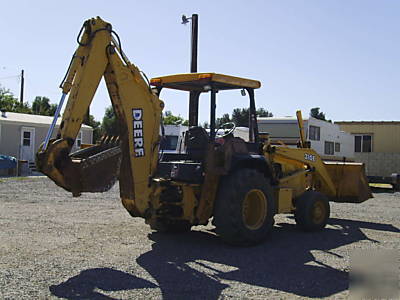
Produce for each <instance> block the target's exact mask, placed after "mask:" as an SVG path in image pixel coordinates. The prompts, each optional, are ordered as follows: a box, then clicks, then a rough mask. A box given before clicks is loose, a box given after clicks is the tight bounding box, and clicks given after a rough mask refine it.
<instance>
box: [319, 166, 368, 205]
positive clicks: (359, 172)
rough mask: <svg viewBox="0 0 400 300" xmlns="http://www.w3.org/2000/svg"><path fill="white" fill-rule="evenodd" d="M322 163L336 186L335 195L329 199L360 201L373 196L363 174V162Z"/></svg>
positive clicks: (350, 201)
mask: <svg viewBox="0 0 400 300" xmlns="http://www.w3.org/2000/svg"><path fill="white" fill-rule="evenodd" d="M324 165H325V167H326V169H327V171H328V173H329V175H330V177H331V179H332V181H333V183H334V184H335V188H336V195H335V196H331V201H334V202H345V203H361V202H364V201H366V200H368V199H369V198H372V197H373V196H372V193H371V190H370V188H369V185H368V180H367V176H366V175H365V168H364V164H362V163H353V162H324Z"/></svg>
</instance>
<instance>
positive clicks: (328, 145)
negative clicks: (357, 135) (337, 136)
mask: <svg viewBox="0 0 400 300" xmlns="http://www.w3.org/2000/svg"><path fill="white" fill-rule="evenodd" d="M333 150H334V143H333V142H325V151H324V152H325V154H327V155H333V154H334V151H333Z"/></svg>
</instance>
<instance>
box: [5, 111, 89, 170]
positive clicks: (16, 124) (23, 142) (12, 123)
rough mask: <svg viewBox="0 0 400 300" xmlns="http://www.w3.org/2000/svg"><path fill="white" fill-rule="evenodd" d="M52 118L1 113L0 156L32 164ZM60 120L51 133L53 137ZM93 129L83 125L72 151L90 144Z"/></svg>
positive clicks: (59, 120)
mask: <svg viewBox="0 0 400 300" xmlns="http://www.w3.org/2000/svg"><path fill="white" fill-rule="evenodd" d="M52 121H53V117H48V116H39V115H29V114H20V113H13V112H4V111H3V112H1V114H0V154H2V155H9V156H13V157H15V158H17V159H18V160H26V161H28V162H31V163H33V162H34V160H35V153H36V152H37V150H38V148H39V146H40V144H41V143H42V142H43V141H44V139H45V137H46V134H47V131H48V129H49V127H50V124H51V122H52ZM60 122H61V118H59V119H58V120H57V125H56V128H55V130H54V133H53V137H55V135H56V133H57V131H58V127H59V125H60ZM92 139H93V129H92V127H90V126H87V125H83V126H82V128H81V130H80V132H79V133H78V136H77V138H76V141H75V145H74V148H73V150H76V149H78V148H79V147H80V145H81V144H91V143H92Z"/></svg>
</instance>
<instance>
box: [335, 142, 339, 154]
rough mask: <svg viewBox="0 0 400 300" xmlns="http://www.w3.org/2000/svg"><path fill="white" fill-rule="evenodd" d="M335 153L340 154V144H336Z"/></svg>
mask: <svg viewBox="0 0 400 300" xmlns="http://www.w3.org/2000/svg"><path fill="white" fill-rule="evenodd" d="M335 152H340V143H335Z"/></svg>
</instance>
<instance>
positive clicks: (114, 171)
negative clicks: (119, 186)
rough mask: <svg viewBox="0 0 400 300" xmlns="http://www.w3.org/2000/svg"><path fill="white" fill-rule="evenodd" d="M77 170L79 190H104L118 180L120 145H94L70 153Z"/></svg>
mask: <svg viewBox="0 0 400 300" xmlns="http://www.w3.org/2000/svg"><path fill="white" fill-rule="evenodd" d="M70 157H71V159H72V161H73V162H74V163H75V165H76V166H77V169H78V170H79V177H80V188H79V192H105V191H108V190H109V189H110V188H111V187H112V186H113V185H114V184H115V182H116V181H117V180H118V177H119V170H120V165H121V148H120V146H114V147H112V146H108V147H104V145H95V146H92V147H89V148H85V149H82V150H79V151H77V152H74V153H72V154H70Z"/></svg>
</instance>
